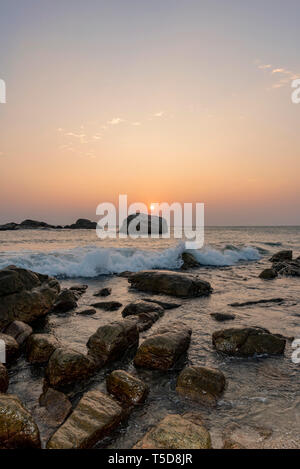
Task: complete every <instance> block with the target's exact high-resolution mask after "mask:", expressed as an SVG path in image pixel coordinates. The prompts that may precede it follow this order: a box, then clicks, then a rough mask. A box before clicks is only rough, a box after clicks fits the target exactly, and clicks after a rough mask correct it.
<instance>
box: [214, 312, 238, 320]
mask: <svg viewBox="0 0 300 469" xmlns="http://www.w3.org/2000/svg"><path fill="white" fill-rule="evenodd" d="M210 315H211V317H212V318H214V319H215V320H216V321H219V322H223V321H231V320H233V319H235V314H229V313H211V314H210Z"/></svg>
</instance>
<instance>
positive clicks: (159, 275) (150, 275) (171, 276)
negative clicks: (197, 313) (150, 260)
mask: <svg viewBox="0 0 300 469" xmlns="http://www.w3.org/2000/svg"><path fill="white" fill-rule="evenodd" d="M128 282H129V283H130V284H131V286H132V287H133V288H136V289H137V290H141V291H148V292H152V293H164V294H166V295H172V296H177V297H182V298H191V297H197V296H207V295H209V294H210V293H211V292H212V288H211V286H210V284H209V283H208V282H206V281H204V280H201V279H200V278H199V277H198V276H197V275H193V274H188V273H183V272H172V271H168V270H144V271H141V272H137V273H135V274H133V275H131V276H130V277H129V278H128Z"/></svg>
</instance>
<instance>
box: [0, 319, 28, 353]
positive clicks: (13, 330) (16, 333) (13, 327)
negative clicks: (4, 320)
mask: <svg viewBox="0 0 300 469" xmlns="http://www.w3.org/2000/svg"><path fill="white" fill-rule="evenodd" d="M4 332H5V334H7V335H10V336H11V337H13V338H14V339H15V340H16V341H17V343H18V344H19V346H20V347H22V346H23V345H24V344H25V342H26V340H27V339H28V337H29V336H30V335H31V334H32V327H30V326H29V325H28V324H25V323H24V322H22V321H13V322H11V323H10V324H9V325H8V326H7V327H6V328H5V329H4Z"/></svg>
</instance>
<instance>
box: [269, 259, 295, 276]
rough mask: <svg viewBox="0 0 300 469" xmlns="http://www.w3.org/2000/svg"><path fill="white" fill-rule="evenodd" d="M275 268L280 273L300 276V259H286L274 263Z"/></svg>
mask: <svg viewBox="0 0 300 469" xmlns="http://www.w3.org/2000/svg"><path fill="white" fill-rule="evenodd" d="M273 269H274V270H275V271H276V272H277V274H278V275H284V276H287V277H300V261H299V260H298V259H297V260H295V261H285V262H278V263H277V264H273Z"/></svg>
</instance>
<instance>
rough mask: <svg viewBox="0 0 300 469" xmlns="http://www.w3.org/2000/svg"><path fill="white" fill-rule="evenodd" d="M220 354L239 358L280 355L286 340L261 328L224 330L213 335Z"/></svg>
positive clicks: (214, 343) (213, 340)
mask: <svg viewBox="0 0 300 469" xmlns="http://www.w3.org/2000/svg"><path fill="white" fill-rule="evenodd" d="M212 342H213V345H214V347H215V348H216V349H217V350H218V352H223V353H225V354H226V355H232V356H237V357H249V356H252V355H255V354H258V355H265V354H267V355H280V354H283V353H284V349H285V344H286V340H285V339H284V338H283V337H281V336H278V335H276V334H272V333H270V332H269V331H268V330H267V329H263V328H261V327H244V328H232V329H222V330H220V331H216V332H214V333H213V335H212Z"/></svg>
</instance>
